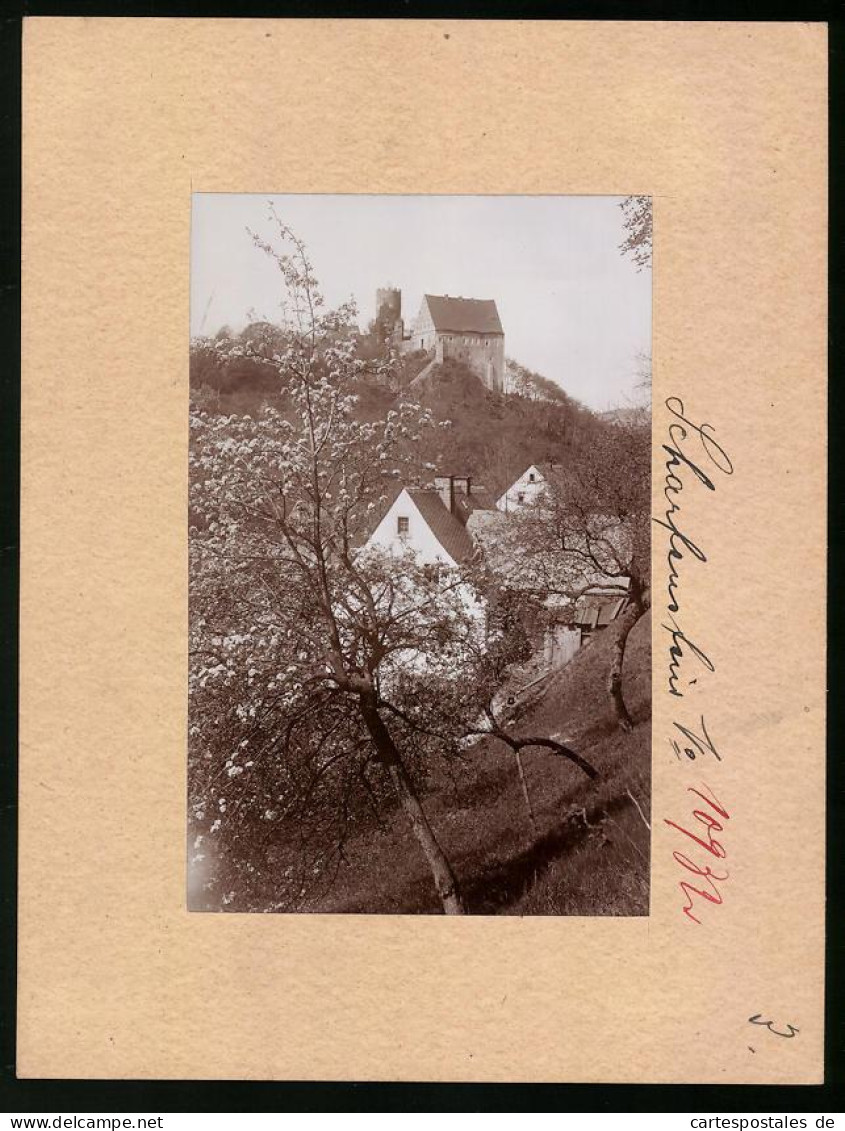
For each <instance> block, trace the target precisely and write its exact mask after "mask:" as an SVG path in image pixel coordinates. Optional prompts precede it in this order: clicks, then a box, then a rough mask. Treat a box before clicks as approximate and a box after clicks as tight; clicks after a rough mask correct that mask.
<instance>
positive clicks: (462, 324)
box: [425, 295, 504, 334]
mask: <svg viewBox="0 0 845 1131" xmlns="http://www.w3.org/2000/svg"><path fill="white" fill-rule="evenodd" d="M425 301H426V302H427V303H428V309H429V311H430V313H431V320H432V322H433V323H434V328H435V330H446V331H451V332H452V333H456V334H461V333H474V334H504V330H503V329H502V323H501V322H500V321H499V311H498V310H497V309H496V301H495V299H492V298H450V297H449V295H426V296H425Z"/></svg>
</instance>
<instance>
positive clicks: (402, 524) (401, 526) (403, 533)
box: [396, 514, 411, 538]
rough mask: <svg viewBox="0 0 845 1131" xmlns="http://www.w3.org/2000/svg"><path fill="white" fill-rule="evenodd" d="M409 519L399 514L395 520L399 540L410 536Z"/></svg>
mask: <svg viewBox="0 0 845 1131" xmlns="http://www.w3.org/2000/svg"><path fill="white" fill-rule="evenodd" d="M410 526H411V522H410V519H409V518H408V516H407V515H406V514H400V515H399V516H398V517H397V519H396V533H397V534H398V535H399V537H400V538H407V537H408V535H409V534H410Z"/></svg>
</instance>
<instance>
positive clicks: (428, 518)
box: [366, 475, 493, 567]
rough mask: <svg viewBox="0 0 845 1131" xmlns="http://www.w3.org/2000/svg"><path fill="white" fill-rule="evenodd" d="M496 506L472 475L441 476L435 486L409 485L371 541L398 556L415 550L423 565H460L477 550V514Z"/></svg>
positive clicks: (382, 520) (436, 479) (395, 500)
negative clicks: (477, 484)
mask: <svg viewBox="0 0 845 1131" xmlns="http://www.w3.org/2000/svg"><path fill="white" fill-rule="evenodd" d="M492 509H493V502H492V499H491V498H490V496H489V495H488V494H487V492H486V491H485V490H484V488H483V487H480V486H474V485H473V483H472V480H471V479H470V477H469V476H466V475H440V476H437V477H436V478H435V480H434V487H433V488H428V489H426V488H416V487H403V488H402V490H401V491H400V492H399V494H398V495H397V497H396V498H395V499H394V501H393V503H392V504H391V505H390V507H389V508H388V510H387V513H386V514H385V515H384V517H383V518H382V519H381V521H380V522H379V524H378V526H376V528H375V530H374V531H373V533H372V534H371V535H370V537H369V539H368V540H367V543H366V545H367V546H371V547H375V546H378V547H380V548H382V549H384V550H388V551H390V552H391V553H396V554H397V555H398V554H400V553H406V552H407V551H408V550H409V549H411V550H413V551H414V552H415V553H416V555H417V557H418V560H419V561H420V562H421V563H422V564H423V565H434V564H437V563H440V564H442V565H445V566H451V567H456V566H459V565H460V564H461V563H462V562H465V561H466V560H467V559H469V558H470V557H472V555H473V553H474V552H475V543H474V541H473V538H472V534H471V530H472V527H473V521H472V516H473V514H475V513H476V512H478V511H489V510H492ZM468 527H469V529H468Z"/></svg>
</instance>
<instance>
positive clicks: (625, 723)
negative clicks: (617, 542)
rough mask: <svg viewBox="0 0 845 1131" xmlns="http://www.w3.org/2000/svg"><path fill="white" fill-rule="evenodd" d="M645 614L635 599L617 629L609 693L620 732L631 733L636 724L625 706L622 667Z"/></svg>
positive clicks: (608, 686) (611, 706)
mask: <svg viewBox="0 0 845 1131" xmlns="http://www.w3.org/2000/svg"><path fill="white" fill-rule="evenodd" d="M644 612H645V608H644V607H643V605H642V603H641V601H640V600H639V598H638V597H635V598H634V599H633V600H632V601H631V602H630V604H629V605H628V607H627V608H626V609H625V611H624V612H623V614H622V616H621V618H620V620H619V623H618V628H617V633H616V639H615V641H614V642H613V651H612V652H611V658H610V670H609V671H608V673H607V693H608V695H609V696H610V715H611V718H612V719H613V721H614V723H615V724H616V725H617V726H618V727H619V729H620V730H624V731H631V730H633V729H634V723H633V721H632V719H631V716H630V714H629V712H628V708H627V707H626V706H625V700H624V698H623V696H622V665H623V664H624V662H625V645H626V644H627V642H628V637H629V636H630V635H631V629H632V628H633V627H634V625H635V624H636V623H637V621H638V620H639V619H640V617H641V616H642V615H643V613H644Z"/></svg>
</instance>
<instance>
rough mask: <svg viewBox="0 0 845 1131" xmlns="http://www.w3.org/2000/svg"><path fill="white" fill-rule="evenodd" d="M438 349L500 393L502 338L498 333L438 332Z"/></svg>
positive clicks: (503, 341) (502, 368)
mask: <svg viewBox="0 0 845 1131" xmlns="http://www.w3.org/2000/svg"><path fill="white" fill-rule="evenodd" d="M437 339H438V352H439V349H440V345H441V343H442V350H443V357H444V359H445V358H452V359H453V360H455V361H461V362H463V363H464V365H466V366H467V367H468V368H469V369H471V370H472V371H473V373H475V374H477V376H478V377H480V378H481V380H482V381H483V382H484V384H485V385H486V386H487V388H488V389H490V390H491V391H492V392H496V393H500V392H501V391H502V388H503V384H504V372H505V339H504V337H503V336H502V335H501V334H472V333H469V334H446V333H444V334H438V335H437Z"/></svg>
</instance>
